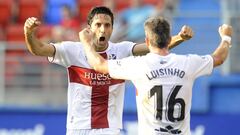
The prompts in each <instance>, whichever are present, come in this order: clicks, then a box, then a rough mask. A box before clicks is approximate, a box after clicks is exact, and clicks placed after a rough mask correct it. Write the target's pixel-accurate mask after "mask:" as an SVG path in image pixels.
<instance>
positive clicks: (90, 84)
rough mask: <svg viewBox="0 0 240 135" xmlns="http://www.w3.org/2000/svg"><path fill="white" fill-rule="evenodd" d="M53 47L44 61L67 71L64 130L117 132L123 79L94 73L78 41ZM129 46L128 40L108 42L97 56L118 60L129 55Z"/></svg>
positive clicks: (121, 109) (122, 93) (121, 110)
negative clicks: (65, 121) (110, 129)
mask: <svg viewBox="0 0 240 135" xmlns="http://www.w3.org/2000/svg"><path fill="white" fill-rule="evenodd" d="M53 45H54V47H55V48H56V53H55V56H54V57H49V58H48V60H49V61H50V62H52V63H56V64H59V65H61V66H64V67H65V68H66V69H67V71H68V112H67V129H98V128H114V129H121V128H122V112H123V98H124V89H125V83H124V80H118V79H112V78H111V77H110V76H109V74H102V73H98V72H96V71H94V70H93V68H92V67H90V65H89V64H88V62H87V57H86V55H85V52H84V48H83V45H82V44H81V43H80V42H70V41H65V42H61V43H57V44H53ZM133 46H134V43H132V42H128V41H124V42H120V43H112V42H109V46H108V48H107V49H106V50H105V51H103V52H99V54H100V55H102V56H103V57H104V58H106V59H108V60H112V59H120V58H124V57H127V56H130V55H132V49H133Z"/></svg>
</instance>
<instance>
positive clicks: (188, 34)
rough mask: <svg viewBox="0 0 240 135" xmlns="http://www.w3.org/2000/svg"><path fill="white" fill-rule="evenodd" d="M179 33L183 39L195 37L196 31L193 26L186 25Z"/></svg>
mask: <svg viewBox="0 0 240 135" xmlns="http://www.w3.org/2000/svg"><path fill="white" fill-rule="evenodd" d="M178 35H179V36H180V37H181V38H182V39H183V40H189V39H191V38H192V37H193V35H194V32H193V30H192V28H191V27H189V26H187V25H184V26H183V27H182V29H181V31H180V32H179V33H178Z"/></svg>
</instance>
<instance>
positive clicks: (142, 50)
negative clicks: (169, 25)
mask: <svg viewBox="0 0 240 135" xmlns="http://www.w3.org/2000/svg"><path fill="white" fill-rule="evenodd" d="M193 35H194V33H193V30H192V29H191V28H190V27H189V26H186V25H184V26H183V27H182V29H181V31H180V32H179V33H178V34H177V35H175V36H173V37H172V40H171V42H170V44H169V45H168V47H169V49H172V48H174V47H176V46H177V45H179V44H180V43H182V42H184V41H186V40H189V39H191V38H192V37H193ZM147 53H149V50H148V48H147V46H146V44H145V43H141V44H137V45H135V46H134V48H133V55H145V54H147Z"/></svg>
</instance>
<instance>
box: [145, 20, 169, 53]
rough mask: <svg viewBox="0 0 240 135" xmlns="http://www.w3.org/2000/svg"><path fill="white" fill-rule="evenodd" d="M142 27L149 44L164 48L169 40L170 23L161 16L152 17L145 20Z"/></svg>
mask: <svg viewBox="0 0 240 135" xmlns="http://www.w3.org/2000/svg"><path fill="white" fill-rule="evenodd" d="M144 29H145V32H146V34H148V38H149V40H150V43H151V45H156V46H157V47H159V48H161V49H162V48H165V47H167V46H168V44H169V42H170V41H171V35H170V25H169V23H168V21H167V20H165V19H164V18H163V17H159V16H158V17H152V18H149V19H147V20H146V21H145V23H144Z"/></svg>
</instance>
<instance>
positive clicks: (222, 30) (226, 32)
mask: <svg viewBox="0 0 240 135" xmlns="http://www.w3.org/2000/svg"><path fill="white" fill-rule="evenodd" d="M218 32H219V35H220V36H221V38H222V37H223V36H229V37H232V33H233V28H232V26H230V25H227V24H223V25H222V26H220V27H219V29H218Z"/></svg>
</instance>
